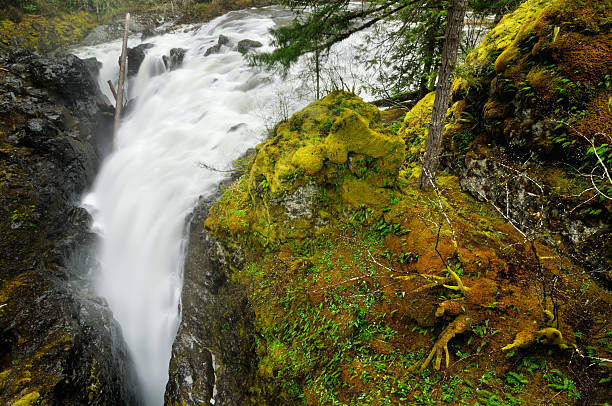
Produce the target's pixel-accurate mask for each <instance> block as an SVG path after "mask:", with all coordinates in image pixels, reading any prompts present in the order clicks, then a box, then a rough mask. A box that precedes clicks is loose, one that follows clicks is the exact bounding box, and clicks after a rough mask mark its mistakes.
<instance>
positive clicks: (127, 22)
mask: <svg viewBox="0 0 612 406" xmlns="http://www.w3.org/2000/svg"><path fill="white" fill-rule="evenodd" d="M129 25H130V13H127V14H126V15H125V30H124V31H123V47H122V48H121V64H120V65H119V83H118V84H117V98H116V100H115V131H114V134H113V149H115V147H116V146H117V143H116V139H117V132H118V131H119V123H120V122H121V110H122V108H123V84H124V82H125V59H126V56H127V40H128V29H129Z"/></svg>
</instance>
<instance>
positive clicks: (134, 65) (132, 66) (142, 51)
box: [117, 44, 154, 76]
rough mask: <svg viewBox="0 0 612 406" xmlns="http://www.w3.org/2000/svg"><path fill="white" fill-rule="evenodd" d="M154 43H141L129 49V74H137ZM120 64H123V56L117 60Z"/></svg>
mask: <svg viewBox="0 0 612 406" xmlns="http://www.w3.org/2000/svg"><path fill="white" fill-rule="evenodd" d="M153 46H154V45H153V44H140V45H138V46H136V47H134V48H128V49H127V75H128V76H135V75H136V74H137V73H138V70H139V69H140V65H142V61H144V59H145V56H146V55H147V53H146V51H147V49H151V48H153ZM117 63H118V64H119V66H121V57H119V59H118V60H117Z"/></svg>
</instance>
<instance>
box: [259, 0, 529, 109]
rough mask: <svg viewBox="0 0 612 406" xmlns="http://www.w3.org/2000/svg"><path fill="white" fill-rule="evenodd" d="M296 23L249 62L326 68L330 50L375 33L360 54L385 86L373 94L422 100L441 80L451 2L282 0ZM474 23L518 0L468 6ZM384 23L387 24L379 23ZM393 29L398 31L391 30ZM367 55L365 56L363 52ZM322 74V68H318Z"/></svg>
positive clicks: (277, 33) (276, 32)
mask: <svg viewBox="0 0 612 406" xmlns="http://www.w3.org/2000/svg"><path fill="white" fill-rule="evenodd" d="M280 3H281V4H282V5H285V6H287V7H289V8H290V9H291V10H293V11H294V12H295V13H296V14H297V16H298V18H296V19H294V20H293V21H292V22H291V23H290V24H289V25H287V26H283V27H279V28H275V29H273V30H272V34H273V37H274V39H273V42H272V44H273V45H274V46H275V50H274V51H273V52H271V53H264V54H259V55H254V56H252V57H251V58H252V59H251V61H252V62H253V63H256V64H263V65H265V66H267V67H278V68H281V69H282V70H284V71H286V70H287V69H288V68H289V67H290V66H291V65H292V64H293V63H295V62H296V61H297V60H298V59H299V58H300V57H301V56H302V55H307V54H314V55H315V57H316V59H317V60H318V61H319V62H320V63H325V62H326V60H327V57H328V56H329V52H330V49H331V47H332V46H333V45H334V44H336V43H338V42H340V41H342V40H344V39H346V38H348V37H350V36H351V35H352V34H354V33H356V32H360V31H363V30H365V29H371V33H370V34H368V35H367V36H366V43H365V44H364V45H363V50H362V51H364V52H359V54H360V55H363V57H361V58H360V60H359V62H361V63H362V64H363V65H364V66H367V67H370V68H373V69H375V70H376V72H377V74H378V76H379V77H378V78H377V80H378V81H379V82H380V83H382V86H381V87H380V88H379V87H376V88H374V89H370V90H372V91H374V92H375V93H376V94H378V95H379V96H380V97H383V98H389V97H391V98H392V99H393V98H394V97H395V96H398V95H410V96H411V97H413V96H414V91H415V90H417V91H418V93H419V96H421V97H422V96H424V94H425V93H427V92H428V91H429V90H431V89H432V88H433V86H434V83H435V78H436V76H437V71H438V65H439V63H440V55H441V52H442V44H443V36H444V27H445V20H446V14H447V7H448V2H446V1H444V2H436V1H428V0H421V1H416V2H414V1H409V0H375V1H370V2H365V3H361V6H360V7H354V6H350V2H348V1H332V2H328V1H322V0H281V1H280ZM470 4H471V7H472V8H471V10H472V11H473V12H474V13H476V14H475V18H478V17H481V16H487V15H490V14H492V13H493V12H495V11H499V10H502V9H505V10H506V11H509V10H510V9H513V8H514V7H515V6H516V4H517V1H516V0H499V1H495V2H492V3H491V2H484V1H473V2H470ZM381 21H385V22H387V23H388V24H377V23H378V22H381ZM391 27H395V28H391ZM365 51H367V52H365ZM316 69H319V70H321V69H320V68H319V67H318V65H317V68H316Z"/></svg>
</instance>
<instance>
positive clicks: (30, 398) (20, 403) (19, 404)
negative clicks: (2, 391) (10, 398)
mask: <svg viewBox="0 0 612 406" xmlns="http://www.w3.org/2000/svg"><path fill="white" fill-rule="evenodd" d="M39 398H40V393H38V392H31V393H28V394H27V395H25V396H23V397H21V398H20V399H18V400H17V401H15V402H14V403H13V404H12V406H31V405H36V404H38V400H39Z"/></svg>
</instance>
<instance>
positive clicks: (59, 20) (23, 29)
mask: <svg viewBox="0 0 612 406" xmlns="http://www.w3.org/2000/svg"><path fill="white" fill-rule="evenodd" d="M96 25H97V21H96V18H95V16H94V15H92V14H90V13H87V12H84V11H78V12H74V13H64V14H61V15H58V16H51V17H49V16H41V15H31V14H28V15H25V16H24V17H23V19H22V20H21V21H20V22H14V21H12V20H9V19H0V38H2V39H1V43H2V45H3V46H4V47H7V48H12V47H25V48H29V49H31V50H34V51H37V52H40V53H47V52H49V51H53V50H56V49H58V48H65V47H67V46H70V45H74V44H76V43H78V42H79V41H80V40H81V39H82V38H83V37H85V35H86V34H87V33H88V32H89V31H90V30H91V29H93V28H94V27H95V26H96ZM2 45H0V46H2Z"/></svg>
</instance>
